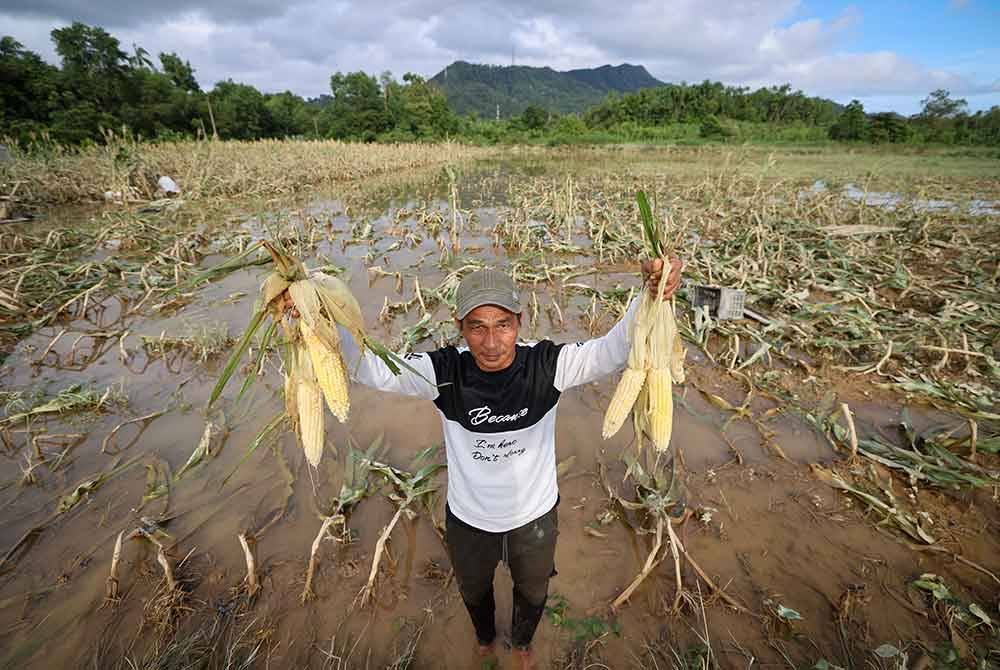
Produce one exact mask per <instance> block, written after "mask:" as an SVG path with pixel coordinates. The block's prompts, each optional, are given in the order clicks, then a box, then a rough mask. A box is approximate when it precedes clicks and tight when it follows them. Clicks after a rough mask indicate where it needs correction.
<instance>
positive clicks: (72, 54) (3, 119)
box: [0, 23, 1000, 146]
mask: <svg viewBox="0 0 1000 670" xmlns="http://www.w3.org/2000/svg"><path fill="white" fill-rule="evenodd" d="M51 37H52V41H53V43H54V45H55V50H56V53H57V54H58V56H59V58H60V61H61V63H60V66H58V67H57V66H54V65H51V64H49V63H46V62H45V61H44V60H43V59H42V58H41V57H40V56H38V55H37V54H36V53H34V52H32V51H30V50H28V49H26V48H25V47H24V46H23V45H22V44H20V43H19V42H17V40H15V39H14V38H13V37H10V36H7V37H3V38H0V138H3V137H7V138H11V139H13V140H14V141H17V142H20V143H22V144H26V145H27V144H32V143H38V142H44V141H54V142H59V143H64V144H80V143H86V142H92V141H100V140H101V138H102V133H104V132H107V131H109V130H111V131H118V130H121V129H125V130H127V131H128V132H131V133H133V134H135V135H138V136H140V137H142V138H146V139H153V140H169V139H174V138H182V137H199V136H200V137H210V136H213V137H219V138H222V139H258V138H271V137H277V138H282V137H311V138H336V139H345V140H359V141H390V142H391V141H420V140H433V139H441V138H446V137H452V138H462V139H465V140H467V141H472V142H480V143H497V142H549V143H561V142H628V141H640V142H656V141H680V142H684V141H691V142H698V141H706V140H712V141H726V140H731V141H765V142H766V141H788V142H823V141H830V140H835V141H848V142H873V143H925V142H935V143H946V144H980V145H992V146H997V145H1000V107H993V108H991V109H990V110H988V111H981V112H976V113H974V114H969V113H968V111H967V109H968V105H967V103H966V101H965V100H962V99H955V98H952V97H951V96H950V94H949V93H948V92H947V91H944V90H938V91H934V92H932V93H931V94H930V95H929V96H928V97H927V98H926V99H925V100H924V101H923V109H922V111H921V113H919V114H916V115H914V116H911V117H903V116H900V115H898V114H893V113H882V114H868V113H866V112H865V110H864V107H863V106H862V104H861V103H860V102H859V101H857V100H853V101H852V102H851V103H850V104H848V105H846V106H841V105H838V104H837V103H835V102H833V101H831V100H826V99H823V98H817V97H811V96H807V95H805V94H804V93H802V92H801V91H794V90H792V89H791V87H790V86H789V85H787V84H786V85H784V86H772V87H767V88H760V89H757V90H750V89H748V88H743V87H734V86H725V85H723V84H721V83H719V82H710V81H705V82H702V83H700V84H667V85H664V86H659V87H656V88H648V89H643V90H640V91H637V92H634V93H625V94H611V95H608V96H607V97H606V98H605V99H604V100H602V101H601V102H599V103H598V104H596V105H593V106H591V107H590V108H589V109H587V110H586V111H585V112H584V113H582V114H579V115H578V114H561V115H560V114H558V113H555V112H552V111H550V110H546V109H544V108H542V107H539V106H537V105H531V106H528V107H527V108H526V109H525V110H524V111H523V112H522V113H521V114H519V115H518V116H515V117H513V118H510V119H505V120H500V121H496V120H491V119H480V118H477V117H476V116H475V115H472V114H470V115H466V116H459V115H457V114H456V113H455V112H454V111H453V110H452V109H451V107H449V105H448V102H447V99H446V97H445V95H444V93H443V92H442V91H441V90H440V89H439V88H438V87H437V86H435V85H433V84H431V83H429V82H427V81H426V80H425V79H424V78H422V77H420V76H419V75H415V74H412V73H407V74H405V75H403V77H402V81H397V80H396V79H395V78H394V77H393V76H392V75H391V73H388V72H385V73H382V74H381V75H380V76H379V77H375V76H373V75H370V74H367V73H365V72H351V73H346V74H344V73H340V72H337V73H336V74H334V75H333V76H331V78H330V92H329V94H325V95H322V96H320V97H319V98H316V99H311V100H307V99H304V98H302V97H301V96H298V95H296V94H294V93H292V92H290V91H284V92H281V93H263V92H261V91H259V90H257V89H256V88H255V87H253V86H250V85H248V84H242V83H238V82H234V81H232V80H225V81H220V82H217V83H216V84H215V85H214V86H213V87H212V89H211V90H210V91H205V90H203V89H202V88H201V85H200V84H199V82H198V80H197V78H196V76H195V71H194V68H192V66H191V64H190V63H189V62H188V61H186V60H184V59H183V58H182V57H181V56H179V55H178V54H176V53H160V54H158V56H157V58H156V61H154V59H153V56H152V55H151V54H149V53H148V52H147V51H146V50H145V49H143V48H141V47H139V46H135V45H133V48H132V50H131V52H128V51H126V50H125V49H123V47H122V45H121V44H120V42H119V41H118V39H117V38H115V37H114V36H112V35H110V34H109V33H108V32H106V31H105V30H104V29H103V28H100V27H96V26H88V25H86V24H83V23H73V24H72V25H70V26H67V27H64V28H57V29H55V30H53V31H52V33H51Z"/></svg>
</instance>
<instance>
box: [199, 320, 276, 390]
mask: <svg viewBox="0 0 1000 670" xmlns="http://www.w3.org/2000/svg"><path fill="white" fill-rule="evenodd" d="M266 315H267V312H266V311H265V310H263V309H262V310H260V311H258V312H257V313H256V314H254V315H253V319H251V320H250V325H249V326H247V330H246V332H245V333H243V338H242V339H241V340H240V343H239V344H238V345H237V346H236V350H235V351H233V353H232V355H231V356H230V357H229V360H228V361H227V362H226V367H225V368H223V370H222V374H221V375H219V381H217V382H216V383H215V388H213V389H212V395H211V396H209V398H208V406H209V407H211V406H212V405H213V404H214V403H215V401H216V400H218V399H219V396H220V395H221V394H222V389H224V388H225V387H226V384H227V383H229V379H230V378H231V377H232V376H233V373H235V372H236V368H237V367H239V364H240V359H241V358H242V357H243V353H244V352H245V351H246V350H247V347H249V346H250V341H251V340H252V339H253V335H254V333H256V332H257V329H258V328H260V324H261V323H262V322H263V321H264V317H265V316H266Z"/></svg>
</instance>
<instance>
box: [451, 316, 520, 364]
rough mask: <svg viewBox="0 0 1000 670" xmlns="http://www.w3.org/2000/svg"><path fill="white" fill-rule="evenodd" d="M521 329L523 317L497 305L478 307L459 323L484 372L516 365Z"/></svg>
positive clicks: (471, 351)
mask: <svg viewBox="0 0 1000 670" xmlns="http://www.w3.org/2000/svg"><path fill="white" fill-rule="evenodd" d="M520 327H521V315H520V314H514V313H513V312H508V311H507V310H505V309H503V308H502V307H497V306H495V305H482V306H480V307H477V308H475V309H474V310H472V311H471V312H469V313H468V314H467V315H466V316H465V318H464V319H462V320H461V321H460V322H459V330H460V331H461V333H462V336H463V337H464V338H465V341H466V343H467V344H468V345H469V352H470V353H471V354H472V358H473V359H475V361H476V365H478V366H479V369H480V370H482V371H484V372H497V371H499V370H503V369H504V368H506V367H507V366H509V365H510V364H511V363H513V362H514V356H515V355H516V354H517V331H518V330H519V329H520Z"/></svg>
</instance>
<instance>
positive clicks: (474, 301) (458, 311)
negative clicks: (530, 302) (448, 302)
mask: <svg viewBox="0 0 1000 670" xmlns="http://www.w3.org/2000/svg"><path fill="white" fill-rule="evenodd" d="M483 305H496V306H498V307H503V308H504V309H506V310H508V311H510V312H514V313H515V314H520V313H521V297H520V296H519V295H518V294H517V287H516V286H514V282H513V281H511V278H510V277H509V276H507V274H506V273H505V272H500V271H499V270H491V269H486V270H476V271H475V272H473V273H472V274H470V275H469V276H467V277H466V278H465V279H463V280H462V281H461V282H460V283H459V285H458V290H457V291H456V292H455V318H457V319H464V318H465V317H466V316H468V314H469V312H471V311H472V310H474V309H475V308H477V307H482V306H483Z"/></svg>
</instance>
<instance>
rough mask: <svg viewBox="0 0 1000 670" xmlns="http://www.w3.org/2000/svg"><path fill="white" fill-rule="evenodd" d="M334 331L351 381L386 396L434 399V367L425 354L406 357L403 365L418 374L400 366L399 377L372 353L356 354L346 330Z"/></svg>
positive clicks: (435, 390) (359, 352) (435, 396)
mask: <svg viewBox="0 0 1000 670" xmlns="http://www.w3.org/2000/svg"><path fill="white" fill-rule="evenodd" d="M337 331H338V332H339V334H340V351H341V354H343V356H344V365H345V366H346V367H347V373H348V374H349V375H350V376H351V379H353V380H354V381H356V382H358V383H359V384H364V385H365V386H370V387H372V388H374V389H378V390H379V391H387V392H389V393H401V394H403V395H409V396H414V397H417V398H425V399H427V400H434V399H435V398H437V397H438V390H437V386H435V384H436V383H437V381H436V379H435V375H434V364H433V363H432V362H431V357H430V356H428V355H427V354H408V355H407V356H406V362H407V364H408V365H410V367H412V368H413V369H414V370H416V371H417V372H419V373H420V374H416V373H415V372H413V371H411V370H407V369H406V368H404V367H402V366H400V374H398V375H396V374H393V372H392V370H390V369H389V367H388V366H387V365H386V364H385V362H384V361H383V360H382V359H381V358H379V357H378V356H376V355H375V354H373V353H371V352H370V351H365V352H361V351H359V350H358V345H357V344H356V343H355V342H354V338H353V337H351V334H350V332H348V330H347V329H346V328H344V327H343V326H337ZM420 375H423V377H426V379H424V378H422V377H421V376H420ZM428 380H429V381H428Z"/></svg>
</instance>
